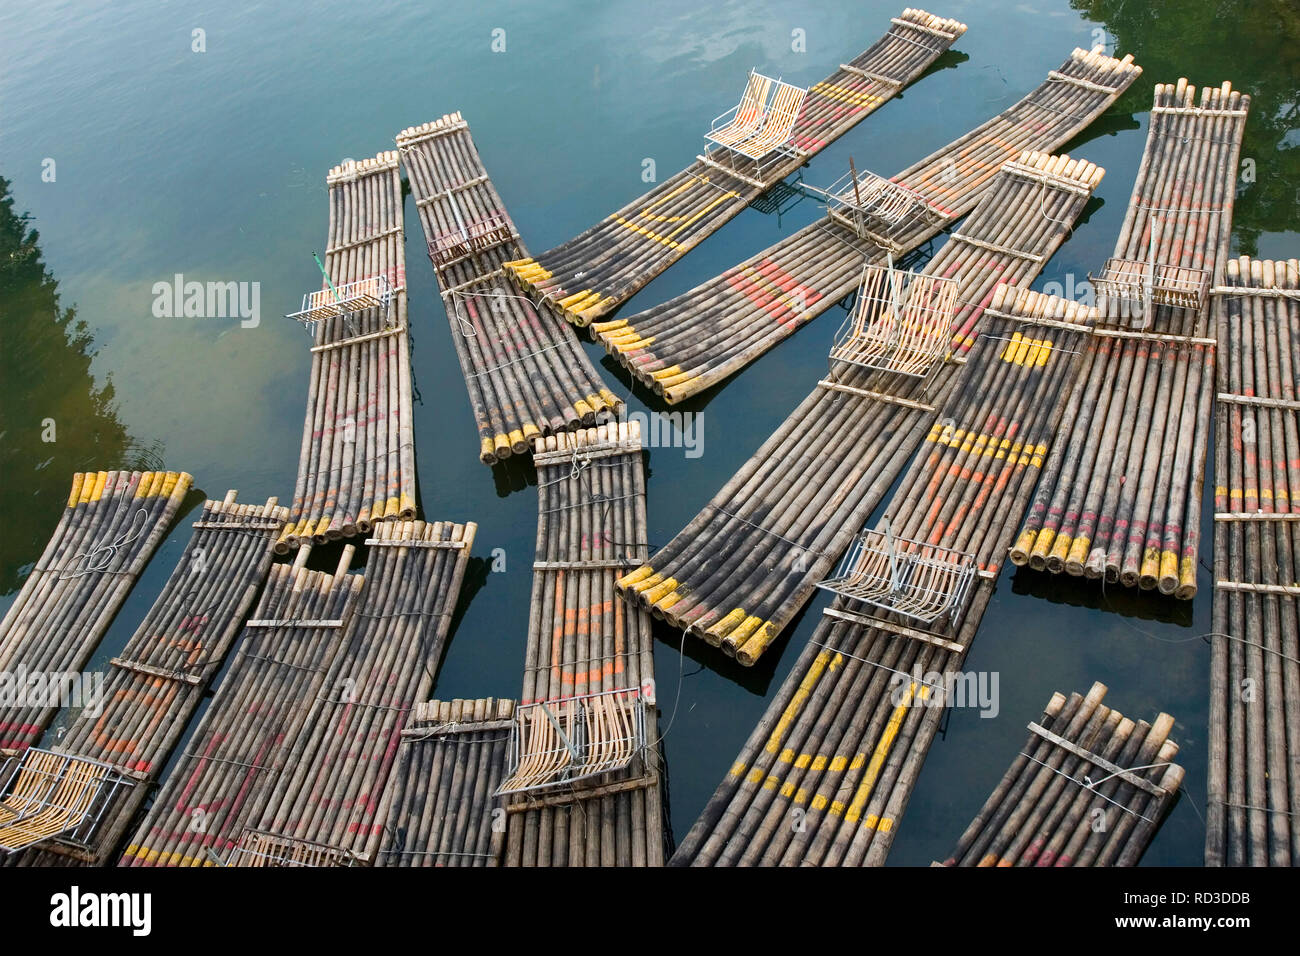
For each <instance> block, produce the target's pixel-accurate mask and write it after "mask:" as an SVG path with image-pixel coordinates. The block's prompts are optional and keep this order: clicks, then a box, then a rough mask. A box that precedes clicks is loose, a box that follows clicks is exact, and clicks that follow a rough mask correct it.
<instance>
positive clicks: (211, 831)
mask: <svg viewBox="0 0 1300 956" xmlns="http://www.w3.org/2000/svg"><path fill="white" fill-rule="evenodd" d="M309 551H310V548H307V547H305V546H304V547H303V548H302V549H300V550H299V552H298V556H297V558H296V560H295V561H294V563H293V564H278V565H274V566H272V568H271V573H270V578H269V580H268V582H267V586H266V588H265V589H264V590H263V592H262V595H261V598H260V599H259V600H258V603H257V607H256V609H255V610H254V612H253V617H252V618H251V619H249V620H248V621H247V622H246V623H245V624H244V629H243V632H242V633H241V635H240V639H239V648H238V650H237V651H236V653H235V659H234V661H233V663H232V664H231V665H230V669H229V671H228V672H227V673H226V675H225V676H224V678H223V679H222V680H221V682H220V684H219V685H218V687H217V692H216V696H215V697H214V698H213V701H212V704H211V706H210V707H209V709H208V710H207V712H206V713H205V714H204V715H203V719H202V720H201V721H200V722H199V726H198V728H197V729H196V730H195V732H194V735H193V736H192V737H191V739H190V742H189V744H188V746H187V747H186V749H185V752H184V753H183V754H182V755H181V757H180V759H179V760H178V761H177V762H176V764H175V766H173V768H172V770H171V773H170V774H168V776H167V778H166V779H165V780H164V781H163V784H162V787H161V789H160V790H159V791H158V794H157V795H156V796H155V798H154V802H153V805H152V806H151V807H150V808H149V811H148V812H147V813H146V815H145V817H144V819H143V820H142V821H141V823H140V825H139V826H138V828H137V829H136V831H135V834H134V836H133V837H132V838H131V840H130V842H129V844H128V845H127V847H126V850H125V852H124V853H123V855H122V858H121V861H120V865H123V866H217V865H221V864H222V863H223V862H224V859H225V856H226V854H227V853H228V852H229V851H230V850H231V849H232V848H233V847H234V845H235V843H236V841H237V840H238V839H239V837H240V834H241V833H242V831H243V828H244V827H245V826H246V825H247V823H248V821H249V820H250V819H251V818H252V817H253V815H254V814H256V813H257V812H258V811H259V810H260V808H261V807H262V805H263V803H264V801H265V800H266V799H267V797H268V796H269V795H270V793H271V790H272V788H273V787H274V786H275V781H276V779H277V778H278V777H279V775H280V774H282V773H284V772H285V758H286V757H287V756H288V751H289V746H290V742H291V741H292V740H294V739H295V736H296V734H297V733H298V731H299V728H301V726H302V725H303V721H304V720H305V718H306V716H307V712H308V709H309V708H310V707H311V704H312V702H313V700H314V699H315V698H316V695H317V694H318V693H320V691H321V688H322V686H323V685H324V681H325V677H326V674H327V672H328V670H329V667H330V664H331V662H332V661H333V660H334V657H335V655H336V653H337V652H338V650H339V649H340V647H341V646H342V644H343V639H344V634H345V627H346V625H347V623H348V620H349V618H350V617H351V614H352V610H353V607H354V606H355V604H356V599H357V596H358V594H359V592H360V590H361V586H362V583H363V579H362V576H361V575H360V574H349V573H348V566H349V565H350V564H351V562H352V557H353V552H354V546H353V545H347V546H346V547H344V548H343V554H342V556H341V557H340V559H339V563H338V567H337V568H336V570H335V571H334V573H333V574H329V573H326V572H322V571H308V570H307V569H306V568H305V567H304V565H305V563H306V560H307V556H308V553H309Z"/></svg>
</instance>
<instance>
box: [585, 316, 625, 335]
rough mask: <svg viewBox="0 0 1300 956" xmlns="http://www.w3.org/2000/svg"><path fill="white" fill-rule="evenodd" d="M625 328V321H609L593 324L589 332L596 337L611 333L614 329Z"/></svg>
mask: <svg viewBox="0 0 1300 956" xmlns="http://www.w3.org/2000/svg"><path fill="white" fill-rule="evenodd" d="M626 327H627V319H610V320H609V321H608V322H593V323H591V330H592V331H593V332H595V333H596V334H597V335H599V334H601V333H602V332H613V331H614V330H615V329H622V328H626Z"/></svg>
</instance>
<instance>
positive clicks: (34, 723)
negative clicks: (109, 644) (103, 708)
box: [0, 471, 191, 752]
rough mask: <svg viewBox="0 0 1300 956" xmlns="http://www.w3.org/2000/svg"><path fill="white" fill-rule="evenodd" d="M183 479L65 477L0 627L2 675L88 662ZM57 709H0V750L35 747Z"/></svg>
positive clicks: (106, 474) (180, 496)
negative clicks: (41, 544) (61, 504)
mask: <svg viewBox="0 0 1300 956" xmlns="http://www.w3.org/2000/svg"><path fill="white" fill-rule="evenodd" d="M190 481H191V478H190V476H189V475H188V474H186V473H185V472H174V471H168V472H162V471H145V472H138V471H136V472H125V471H100V472H87V473H84V474H83V473H81V472H78V473H77V474H75V475H73V476H72V490H71V492H70V493H69V495H68V504H67V507H66V508H64V511H63V516H62V517H61V518H60V520H59V524H58V527H56V528H55V530H54V534H53V535H52V536H51V537H50V541H49V544H47V545H46V546H45V551H44V553H43V554H42V555H41V557H40V560H38V561H37V562H36V565H35V567H34V568H33V569H32V571H31V573H30V574H29V575H28V576H27V580H26V581H24V582H23V587H22V590H21V591H20V592H19V594H18V597H17V598H16V599H15V600H14V603H13V604H12V605H11V606H10V608H9V610H8V612H7V613H6V614H5V616H4V620H3V621H0V671H3V672H6V673H9V674H13V675H20V674H28V675H33V674H37V673H44V674H51V673H58V674H63V673H72V672H76V671H78V670H80V669H81V668H82V667H83V666H84V665H85V663H86V661H87V660H88V659H89V658H90V655H91V653H92V652H93V651H94V649H95V647H96V645H97V644H98V643H99V641H100V639H101V638H103V636H104V634H105V632H106V631H107V630H108V626H109V624H111V623H112V621H113V617H114V615H116V614H117V612H118V609H119V608H121V606H122V602H123V601H125V600H126V596H127V594H128V592H129V591H130V590H131V587H132V585H133V584H134V583H135V581H136V579H137V578H138V577H139V576H140V572H141V571H142V570H144V566H145V564H147V563H148V561H149V558H150V557H152V555H153V552H154V549H156V548H157V547H158V543H159V542H160V541H161V540H162V537H163V535H164V534H166V532H167V528H168V527H169V526H170V525H171V522H172V518H173V517H175V515H176V510H177V509H178V508H179V507H180V505H181V502H182V501H183V500H184V498H185V494H186V492H188V491H189V488H190ZM58 710H59V708H58V707H49V706H43V705H42V704H40V703H34V704H32V705H31V706H23V705H21V703H19V702H16V703H15V704H14V705H13V706H6V707H3V708H0V752H3V751H6V750H13V751H17V750H25V749H26V748H28V747H30V746H32V745H34V744H35V743H36V742H37V741H39V740H40V738H41V735H42V734H43V733H44V732H45V729H46V728H47V727H48V726H49V724H50V721H51V720H53V719H54V715H55V713H56V712H57V711H58Z"/></svg>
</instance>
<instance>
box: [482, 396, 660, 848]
mask: <svg viewBox="0 0 1300 956" xmlns="http://www.w3.org/2000/svg"><path fill="white" fill-rule="evenodd" d="M534 460H535V461H536V463H537V479H538V481H537V484H538V491H539V495H538V522H537V548H536V552H535V554H536V559H535V563H534V572H533V600H532V606H531V610H530V613H529V626H528V644H527V650H526V652H525V663H524V686H523V693H522V695H521V697H520V704H521V705H527V704H534V703H537V702H542V701H545V702H547V704H548V706H550V707H551V708H552V709H553V710H557V711H561V712H564V711H565V708H566V706H571V705H572V704H573V702H575V701H577V700H578V699H581V698H587V697H588V695H598V694H606V695H608V696H609V698H610V699H615V698H616V699H618V700H627V699H628V698H630V697H632V696H633V694H639V695H640V697H641V699H642V700H644V701H645V718H646V719H645V739H646V742H647V744H648V746H647V748H646V750H645V751H644V752H642V753H639V754H636V755H635V756H634V758H633V760H632V762H631V763H630V764H628V765H627V766H626V767H624V768H623V769H619V770H615V771H611V772H608V773H603V774H600V775H597V776H593V777H589V778H586V779H582V780H577V781H574V782H572V783H565V784H563V785H561V786H557V787H552V788H549V789H534V790H529V791H526V792H515V793H508V794H505V799H506V801H507V802H506V811H507V816H508V826H507V834H506V848H505V862H506V865H509V866H614V865H617V866H656V865H661V864H662V862H663V859H664V840H665V830H664V824H663V813H664V808H663V795H662V792H661V787H662V779H661V773H660V754H659V750H658V733H657V726H658V724H657V720H656V715H655V695H654V691H653V687H654V681H653V678H654V660H653V656H652V655H653V639H652V636H651V633H650V619H649V616H648V615H647V614H645V613H644V612H643V611H640V610H637V609H636V608H629V607H628V606H627V605H625V604H624V603H623V602H622V601H620V600H618V599H617V598H616V596H615V593H614V582H615V580H616V579H617V578H618V576H619V574H620V573H622V571H623V570H625V569H626V568H628V567H632V566H634V565H636V564H637V563H639V562H641V561H643V560H644V558H645V555H646V552H647V546H646V512H645V475H644V471H643V466H642V460H641V435H640V428H639V426H638V424H637V423H636V422H621V423H617V424H614V423H611V424H609V425H602V426H599V427H597V428H593V429H586V430H584V431H580V432H576V433H572V434H561V435H552V436H549V437H547V438H544V439H539V440H538V441H537V443H536V446H535V448H534ZM616 692H621V693H616ZM590 703H591V705H592V706H594V705H595V704H596V703H597V702H596V701H594V700H592V701H590ZM604 743H607V744H612V742H611V741H604Z"/></svg>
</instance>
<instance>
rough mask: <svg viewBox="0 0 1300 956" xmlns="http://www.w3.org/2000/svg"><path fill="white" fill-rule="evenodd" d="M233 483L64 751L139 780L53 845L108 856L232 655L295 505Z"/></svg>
mask: <svg viewBox="0 0 1300 956" xmlns="http://www.w3.org/2000/svg"><path fill="white" fill-rule="evenodd" d="M235 498H236V492H234V491H231V492H229V493H228V494H227V495H226V497H225V499H224V500H222V501H215V500H209V501H207V502H205V503H204V506H203V510H202V512H201V514H200V516H199V519H198V520H197V521H196V522H194V526H193V527H194V533H193V535H191V537H190V540H189V543H188V544H187V545H186V547H185V550H184V551H183V552H182V554H181V556H180V559H179V560H178V561H177V563H176V567H175V569H174V570H173V571H172V573H171V576H170V577H169V578H168V579H167V583H166V585H164V587H163V590H162V593H161V594H159V596H158V599H157V600H156V601H155V602H154V604H153V607H152V608H151V609H150V610H149V613H148V614H147V615H146V617H145V619H144V620H143V621H142V622H141V624H140V626H139V627H138V628H137V629H136V632H135V634H134V635H133V636H132V637H131V639H130V641H128V642H127V645H126V647H125V648H124V649H123V650H122V653H121V654H119V655H118V656H117V657H115V658H113V660H112V661H111V662H110V666H109V670H108V674H107V678H106V680H105V681H104V689H103V700H102V701H99V702H98V706H92V704H93V703H95V702H86V706H85V707H84V708H83V710H82V712H81V713H80V714H79V715H78V716H77V717H76V718H75V719H74V720H73V721H72V723H71V725H70V726H69V727H68V729H67V733H66V734H65V735H64V736H63V737H61V738H60V740H59V742H58V743H57V744H56V745H55V747H54V748H53V749H54V750H55V751H56V752H59V753H66V754H70V755H72V756H75V757H80V758H84V759H87V760H94V761H98V762H100V763H105V764H110V765H112V766H114V767H116V768H117V769H118V770H119V771H120V772H121V773H122V775H124V776H125V777H127V778H128V779H130V780H131V781H133V785H132V786H130V787H129V788H126V789H125V790H120V791H118V792H117V794H116V795H115V797H114V802H113V804H112V805H111V806H108V807H106V808H104V809H103V810H102V816H101V817H100V822H99V823H98V825H97V826H96V827H95V828H94V830H93V832H90V833H86V834H83V833H81V832H80V831H77V832H74V833H73V834H71V835H69V837H68V838H67V839H62V840H56V841H52V842H50V843H47V844H44V845H43V849H44V850H46V851H50V852H40V851H33V852H31V853H29V854H27V855H28V856H30V857H32V858H33V862H36V863H38V864H39V865H50V864H51V863H52V862H57V859H56V858H55V856H54V854H59V855H62V856H65V857H70V858H73V859H76V860H79V861H82V862H86V863H102V862H103V861H104V860H105V859H106V857H107V856H108V855H109V854H110V853H111V852H112V850H113V849H114V848H115V847H116V845H117V843H118V841H119V840H120V839H121V837H122V835H123V833H124V832H125V830H126V827H127V826H128V825H129V823H130V822H131V819H132V817H133V816H134V815H135V813H136V811H137V810H138V809H139V807H140V806H141V804H142V803H143V802H144V799H145V797H146V796H147V795H148V792H149V784H150V783H151V782H152V781H153V780H154V779H155V778H156V777H157V775H158V774H159V773H160V772H161V770H162V767H163V764H164V763H165V762H166V759H167V756H168V754H170V753H171V750H172V748H173V747H174V746H175V745H176V741H177V739H179V737H180V735H181V733H182V732H183V731H184V729H185V726H186V724H187V723H188V722H189V719H190V717H191V716H192V715H193V713H194V711H195V710H196V709H197V707H198V705H199V702H200V701H201V700H202V699H203V695H204V693H205V691H206V689H207V686H208V683H209V682H210V681H211V679H212V678H213V676H215V674H216V672H217V670H218V669H219V668H220V667H221V665H222V663H223V662H224V660H225V658H226V652H227V651H228V650H229V648H230V644H231V642H232V641H233V639H234V637H235V634H236V633H237V632H238V630H239V627H240V624H241V622H242V621H243V619H244V615H245V614H246V613H247V612H248V609H249V608H250V607H251V606H252V604H253V600H254V599H255V598H256V597H257V592H258V589H259V588H260V587H261V585H262V582H263V581H264V580H265V579H266V575H267V572H268V570H269V568H270V565H271V546H272V544H273V542H274V541H275V539H276V537H277V536H278V535H279V532H280V529H281V528H282V527H283V525H284V522H285V520H286V519H287V518H288V509H287V508H284V507H281V506H279V505H277V503H276V499H275V498H271V499H269V500H268V501H267V502H266V504H265V505H242V504H238V503H236V501H235Z"/></svg>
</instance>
